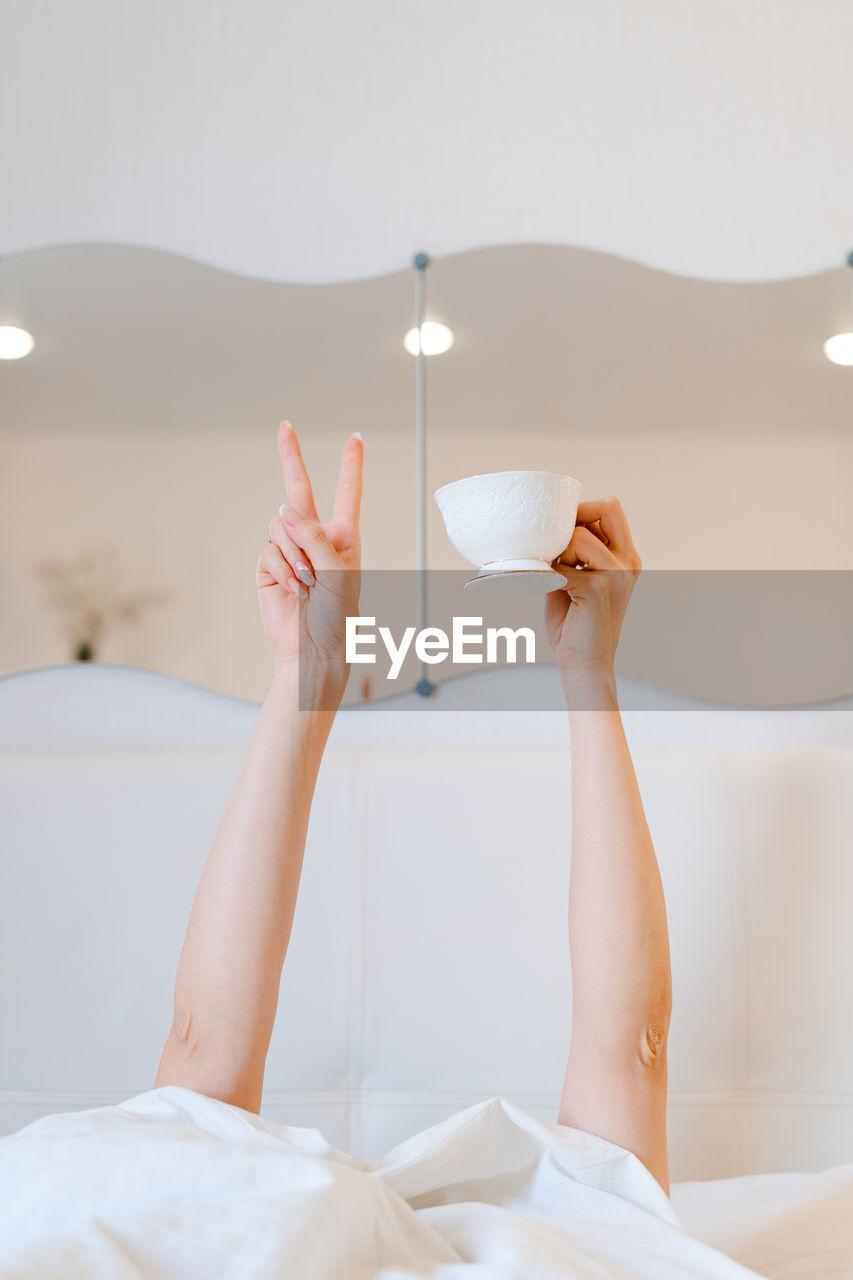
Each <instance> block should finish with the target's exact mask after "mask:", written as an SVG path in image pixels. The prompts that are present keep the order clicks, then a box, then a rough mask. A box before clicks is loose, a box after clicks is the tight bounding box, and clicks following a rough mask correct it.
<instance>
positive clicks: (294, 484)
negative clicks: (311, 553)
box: [278, 422, 320, 520]
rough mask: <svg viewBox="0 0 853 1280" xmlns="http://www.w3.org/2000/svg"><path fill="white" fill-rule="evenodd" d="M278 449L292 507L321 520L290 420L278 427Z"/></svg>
mask: <svg viewBox="0 0 853 1280" xmlns="http://www.w3.org/2000/svg"><path fill="white" fill-rule="evenodd" d="M278 451H279V453H280V454H281V469H282V471H283V473H284V484H285V488H286V489H287V501H288V502H289V504H290V506H291V507H294V508H295V510H297V511H298V512H300V514H301V515H303V516H306V517H307V518H308V519H309V520H319V518H320V517H319V516H318V515H317V508H316V507H315V506H314V494H313V491H312V489H311V481H310V480H309V479H308V472H307V471H306V470H305V463H304V462H303V460H302V451H301V449H300V448H299V441H298V439H297V438H296V432H295V431H294V430H293V427H292V426H291V425H290V423H289V422H283V423H282V424H281V426H280V427H279V429H278Z"/></svg>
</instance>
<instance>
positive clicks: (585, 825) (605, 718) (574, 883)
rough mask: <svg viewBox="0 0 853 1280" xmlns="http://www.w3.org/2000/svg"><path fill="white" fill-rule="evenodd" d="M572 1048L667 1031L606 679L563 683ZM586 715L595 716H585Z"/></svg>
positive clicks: (656, 937) (660, 908) (661, 913)
mask: <svg viewBox="0 0 853 1280" xmlns="http://www.w3.org/2000/svg"><path fill="white" fill-rule="evenodd" d="M567 698H568V705H569V722H570V728H571V753H572V755H571V758H572V764H571V770H572V860H571V874H570V885H569V939H570V953H571V965H572V985H573V1017H572V1027H573V1043H575V1042H577V1041H582V1042H583V1043H584V1044H586V1045H589V1044H593V1045H595V1044H599V1045H601V1046H602V1047H603V1048H612V1047H614V1046H617V1047H618V1046H619V1045H623V1046H624V1045H626V1044H631V1043H632V1042H633V1041H634V1040H635V1039H636V1038H637V1037H638V1036H639V1037H641V1038H642V1037H643V1036H645V1035H646V1034H647V1032H648V1030H649V1028H658V1029H659V1031H661V1032H662V1033H663V1034H665V1033H666V1030H667V1029H668V1026H669V1016H670V1012H671V1005H672V976H671V969H670V955H669V937H668V931H667V920H666V905H665V901H664V894H663V886H662V883H661V878H660V872H659V869H658V864H657V858H656V856H655V850H654V846H653V844H652V839H651V836H650V834H649V829H648V825H647V823H646V817H645V813H644V811H643V804H642V800H641V797H640V791H639V787H638V785H637V779H636V775H635V773H634V767H633V763H632V760H631V755H630V752H629V749H628V743H627V740H626V738H625V732H624V727H623V724H622V718H621V715H620V713H619V708H618V704H617V700H616V682H615V677H613V676H612V674H608V675H596V676H587V677H582V678H581V677H578V678H576V679H575V680H574V681H573V682H572V683H571V684H567ZM591 706H595V707H596V708H597V709H595V710H590V709H589V708H590V707H591Z"/></svg>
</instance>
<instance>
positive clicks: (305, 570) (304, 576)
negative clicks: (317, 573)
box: [296, 564, 315, 587]
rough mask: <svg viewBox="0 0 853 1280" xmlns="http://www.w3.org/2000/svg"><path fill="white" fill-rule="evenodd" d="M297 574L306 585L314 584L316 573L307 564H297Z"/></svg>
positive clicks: (311, 585)
mask: <svg viewBox="0 0 853 1280" xmlns="http://www.w3.org/2000/svg"><path fill="white" fill-rule="evenodd" d="M296 576H297V578H298V579H299V581H300V582H304V583H305V585H306V587H313V586H314V581H315V579H314V574H313V573H312V572H311V569H310V568H309V566H308V565H307V564H298V565H297V566H296Z"/></svg>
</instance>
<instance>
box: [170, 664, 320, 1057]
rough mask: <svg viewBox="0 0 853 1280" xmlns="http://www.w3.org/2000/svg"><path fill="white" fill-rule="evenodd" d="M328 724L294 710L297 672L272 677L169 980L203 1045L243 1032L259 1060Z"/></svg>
mask: <svg viewBox="0 0 853 1280" xmlns="http://www.w3.org/2000/svg"><path fill="white" fill-rule="evenodd" d="M321 705H324V706H329V705H332V703H331V702H330V701H329V700H328V699H326V700H325V701H323V702H322V703H321ZM333 719H334V712H333V711H328V710H325V711H308V710H300V709H299V690H298V685H297V674H296V671H295V670H289V669H284V668H282V669H280V670H278V669H277V670H276V674H275V675H274V677H273V682H272V685H271V688H270V691H269V693H268V695H267V697H266V699H265V701H264V703H263V705H262V707H261V710H260V712H259V714H258V718H257V720H256V722H255V727H254V730H253V733H252V738H251V742H250V744H249V748H248V751H247V754H246V757H245V759H244V761H243V765H242V767H241V769H240V773H239V775H238V777H237V780H236V783H235V785H234V788H233V790H232V792H231V795H230V796H229V799H228V802H227V804H226V807H225V811H224V813H223V816H222V819H221V822H220V824H219V828H218V830H217V832H216V836H215V838H214V841H213V844H212V846H211V849H210V853H209V855H208V858H207V862H206V864H205V868H204V872H203V874H202V878H201V882H200V884H199V887H198V891H197V893H196V897H195V900H194V903H193V907H192V911H191V914H190V920H189V925H188V928H187V933H186V939H185V941H184V946H183V950H182V952H181V957H180V963H179V967H178V974H177V979H176V983H175V1017H176V1022H183V1024H184V1030H185V1031H186V1024H187V1023H188V1022H189V1021H190V1020H191V1021H192V1022H193V1023H194V1024H195V1032H196V1033H197V1034H199V1035H205V1036H207V1037H208V1038H209V1037H211V1036H218V1035H219V1034H220V1033H222V1032H224V1033H225V1034H226V1035H227V1036H228V1037H229V1038H232V1037H233V1042H234V1043H245V1037H246V1036H248V1035H250V1033H251V1034H252V1035H253V1036H254V1038H255V1039H256V1040H258V1041H259V1042H260V1043H258V1044H256V1045H255V1047H254V1048H255V1051H256V1052H257V1053H259V1054H260V1053H263V1054H265V1053H266V1049H267V1047H268V1044H269V1038H270V1036H271V1034H272V1027H273V1023H274V1021H275V1014H276V1008H277V1004H278V994H279V986H280V981H281V970H282V965H283V963H284V957H285V953H286V951H287V946H288V942H289V940H290V934H291V929H292V925H293V917H294V912H295V907H296V898H297V892H298V888H299V880H300V876H301V872H302V859H303V853H304V848H305V837H306V833H307V829H308V819H309V815H310V809H311V800H312V797H313V793H314V786H315V783H316V780H317V774H318V771H319V768H320V762H321V759H322V755H323V750H324V747H325V744H326V739H327V737H328V733H329V730H330V728H331V725H332V721H333Z"/></svg>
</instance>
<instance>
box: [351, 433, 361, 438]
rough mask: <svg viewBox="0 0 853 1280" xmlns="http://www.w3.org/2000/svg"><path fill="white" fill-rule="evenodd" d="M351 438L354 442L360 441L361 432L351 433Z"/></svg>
mask: <svg viewBox="0 0 853 1280" xmlns="http://www.w3.org/2000/svg"><path fill="white" fill-rule="evenodd" d="M352 438H353V439H354V440H360V439H361V432H360V431H353V433H352Z"/></svg>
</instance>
